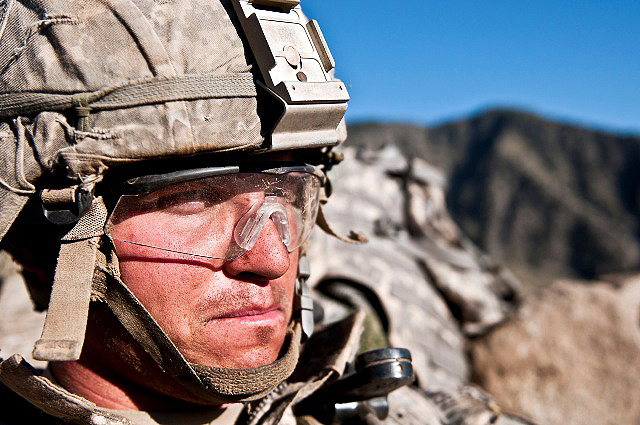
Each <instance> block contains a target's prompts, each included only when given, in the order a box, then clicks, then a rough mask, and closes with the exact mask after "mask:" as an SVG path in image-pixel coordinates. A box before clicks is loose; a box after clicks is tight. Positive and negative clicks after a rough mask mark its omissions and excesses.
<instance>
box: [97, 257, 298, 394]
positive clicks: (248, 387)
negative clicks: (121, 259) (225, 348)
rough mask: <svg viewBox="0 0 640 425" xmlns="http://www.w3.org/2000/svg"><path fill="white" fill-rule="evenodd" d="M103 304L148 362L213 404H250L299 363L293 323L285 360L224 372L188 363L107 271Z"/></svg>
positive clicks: (133, 297) (146, 312)
mask: <svg viewBox="0 0 640 425" xmlns="http://www.w3.org/2000/svg"><path fill="white" fill-rule="evenodd" d="M103 271H104V272H105V273H106V274H107V282H106V287H105V288H104V289H105V290H106V291H105V293H104V294H103V299H104V300H105V301H106V302H107V305H108V306H109V308H110V309H111V311H112V312H113V313H114V315H115V316H116V318H117V319H118V321H120V323H121V324H122V325H123V326H124V327H125V329H126V330H127V331H128V332H129V333H130V334H131V336H133V338H134V339H135V340H136V341H137V342H138V343H139V344H140V345H141V346H142V348H143V349H144V350H145V351H146V352H147V353H148V354H149V355H150V356H151V357H152V358H153V360H154V361H155V362H156V363H157V364H158V365H159V366H160V367H161V368H162V369H163V370H164V371H165V372H167V373H168V374H169V375H171V376H172V377H173V378H174V379H176V380H177V381H178V382H179V383H180V384H181V385H182V386H183V387H185V388H186V389H187V390H189V391H190V392H191V393H192V394H194V395H195V396H197V397H199V398H201V399H203V400H207V401H209V402H212V403H218V404H224V403H234V402H242V401H251V400H255V399H258V398H260V397H263V396H264V395H266V394H267V393H269V392H270V391H271V390H273V389H274V388H275V387H276V386H277V385H278V384H279V383H280V382H282V381H283V380H285V379H286V378H287V377H289V375H291V373H292V372H293V370H294V369H295V366H296V364H297V362H298V356H299V348H300V347H299V346H300V337H301V329H300V323H299V322H298V321H294V322H293V323H292V325H291V326H290V329H289V330H288V332H287V337H286V340H285V343H284V349H283V352H284V354H283V355H282V356H281V357H280V358H279V359H278V360H276V361H275V362H273V363H271V364H268V365H265V366H261V367H258V368H254V369H225V368H217V367H211V366H200V365H195V364H191V363H189V362H188V361H187V360H186V359H185V358H184V357H183V356H182V354H181V353H180V351H179V350H178V348H177V347H176V346H175V345H174V344H173V342H171V340H170V339H169V337H168V336H167V334H166V333H165V332H164V331H163V330H162V328H161V327H160V325H159V324H158V323H157V322H156V321H155V320H154V318H153V317H152V316H151V314H150V313H149V312H148V311H147V309H146V308H145V307H144V306H143V305H142V303H140V301H139V300H138V299H137V298H136V296H135V295H134V294H133V293H132V292H131V291H130V290H129V288H128V287H127V286H126V285H125V284H124V283H123V282H122V280H121V279H120V278H119V276H117V275H114V274H113V273H112V272H110V271H109V269H104V270H103Z"/></svg>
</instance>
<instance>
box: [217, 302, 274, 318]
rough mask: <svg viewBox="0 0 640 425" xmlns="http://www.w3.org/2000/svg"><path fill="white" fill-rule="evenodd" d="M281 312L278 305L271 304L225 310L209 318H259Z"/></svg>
mask: <svg viewBox="0 0 640 425" xmlns="http://www.w3.org/2000/svg"><path fill="white" fill-rule="evenodd" d="M280 312H282V309H281V308H280V306H279V305H276V304H274V305H271V306H268V307H259V306H254V307H247V308H242V309H238V310H231V311H226V312H224V313H220V314H216V315H215V316H213V317H212V318H211V320H220V319H239V318H240V319H261V318H264V317H266V316H271V315H275V314H277V313H280Z"/></svg>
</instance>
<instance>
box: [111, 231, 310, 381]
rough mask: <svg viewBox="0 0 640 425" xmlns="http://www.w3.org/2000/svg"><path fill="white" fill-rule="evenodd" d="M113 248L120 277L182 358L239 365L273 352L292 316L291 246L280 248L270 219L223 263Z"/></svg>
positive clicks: (269, 357)
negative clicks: (248, 246)
mask: <svg viewBox="0 0 640 425" xmlns="http://www.w3.org/2000/svg"><path fill="white" fill-rule="evenodd" d="M148 224H149V225H150V226H151V225H153V223H148ZM127 225H132V224H131V222H128V221H124V222H122V223H119V224H118V226H127ZM137 225H139V223H138V224H137ZM120 230H121V231H122V232H123V233H126V232H127V229H120ZM117 251H118V258H119V261H120V271H121V274H122V279H123V281H124V282H125V284H126V285H127V286H128V287H129V288H130V289H131V291H132V292H133V293H134V294H135V295H136V297H137V298H138V299H139V300H140V302H141V303H142V304H143V305H144V306H145V307H146V308H147V310H148V311H149V312H150V313H151V315H152V316H153V317H154V318H155V319H156V321H157V322H158V323H159V324H160V326H161V327H162V328H163V329H164V331H165V332H166V333H167V335H168V336H169V337H170V338H171V340H172V341H173V342H174V344H175V345H176V346H177V347H178V349H179V350H180V352H181V353H182V354H183V355H184V356H185V358H186V359H187V360H188V361H190V362H192V363H196V364H200V365H204V366H216V367H225V368H236V369H246V368H255V367H258V366H262V365H265V364H268V363H272V362H273V361H275V360H276V359H277V358H278V355H279V352H280V349H281V347H282V344H283V342H284V339H285V336H286V331H287V326H288V323H289V321H290V318H291V311H292V304H293V295H294V287H295V278H296V272H297V264H298V251H297V250H295V251H293V252H291V253H289V252H287V249H286V247H285V246H284V245H283V243H282V241H281V238H280V236H279V234H278V232H277V230H276V229H275V226H274V225H273V223H268V224H267V226H265V228H264V230H263V231H262V233H261V234H260V237H259V239H258V240H257V242H256V244H255V246H254V247H253V249H252V250H251V251H249V252H247V253H246V254H244V255H243V256H241V257H239V258H237V259H235V260H231V261H226V262H223V263H221V262H220V261H218V260H207V259H199V258H196V257H189V258H188V259H185V258H176V257H173V258H172V259H170V260H169V259H167V258H163V256H162V255H161V254H157V253H156V254H155V255H150V254H149V250H148V249H145V248H144V247H139V246H136V245H132V244H120V245H119V246H118V247H117Z"/></svg>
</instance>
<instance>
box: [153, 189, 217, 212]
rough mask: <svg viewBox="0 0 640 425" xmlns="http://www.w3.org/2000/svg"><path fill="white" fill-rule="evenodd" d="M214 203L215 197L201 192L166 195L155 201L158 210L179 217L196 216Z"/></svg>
mask: <svg viewBox="0 0 640 425" xmlns="http://www.w3.org/2000/svg"><path fill="white" fill-rule="evenodd" d="M215 203H216V197H215V195H212V194H209V193H205V192H202V191H190V192H178V193H172V194H167V195H163V196H161V197H159V198H158V199H157V201H156V205H157V208H158V209H161V210H164V211H166V212H169V213H172V214H181V215H187V214H198V213H200V212H202V211H204V210H205V209H207V208H209V207H210V206H211V205H213V204H215Z"/></svg>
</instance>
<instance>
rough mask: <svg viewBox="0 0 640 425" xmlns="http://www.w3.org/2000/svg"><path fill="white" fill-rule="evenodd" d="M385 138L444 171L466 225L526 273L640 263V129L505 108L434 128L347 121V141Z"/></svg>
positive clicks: (376, 142) (535, 275) (553, 274)
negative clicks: (637, 132)
mask: <svg viewBox="0 0 640 425" xmlns="http://www.w3.org/2000/svg"><path fill="white" fill-rule="evenodd" d="M386 144H395V145H397V146H398V147H399V148H400V149H401V150H402V151H403V152H404V153H405V154H407V155H409V156H416V157H420V158H422V159H425V160H427V161H429V162H431V163H432V164H434V165H436V166H438V167H439V168H440V169H442V170H443V172H444V173H445V175H446V176H447V178H448V182H449V184H448V189H447V203H448V206H449V209H450V210H451V213H452V215H453V217H454V218H455V219H456V221H457V222H458V223H459V225H460V226H461V228H462V229H463V231H464V232H465V233H466V234H467V235H468V236H469V237H470V238H471V239H472V240H473V241H474V242H475V243H476V244H478V245H479V246H480V247H481V248H483V249H485V250H487V251H488V252H489V253H490V254H491V255H493V256H494V257H495V258H496V259H498V260H499V261H502V262H503V263H505V264H506V265H508V266H509V267H511V268H512V269H513V270H514V272H516V274H518V275H519V276H520V277H521V278H522V279H524V280H525V281H529V282H531V283H533V284H534V285H544V284H546V283H549V282H550V280H552V279H553V278H558V277H577V278H586V279H591V278H594V277H596V276H598V275H600V274H603V273H612V272H625V271H631V270H636V269H638V268H640V136H633V135H617V134H615V133H611V132H609V131H601V130H594V129H589V128H584V127H580V126H577V125H575V124H568V123H562V122H557V121H552V120H549V119H546V118H541V117H539V116H537V115H535V114H533V113H530V112H524V111H520V110H511V109H503V108H500V109H493V110H487V111H484V112H481V113H479V114H475V115H473V116H471V117H469V118H467V119H458V120H455V121H452V122H449V123H442V124H440V125H437V126H433V127H420V126H416V125H407V124H393V123H391V124H389V123H384V124H381V123H370V122H369V123H358V124H351V125H350V126H349V137H348V139H347V142H346V145H350V146H355V147H357V148H361V149H365V148H366V149H377V148H380V147H382V146H383V145H386Z"/></svg>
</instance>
